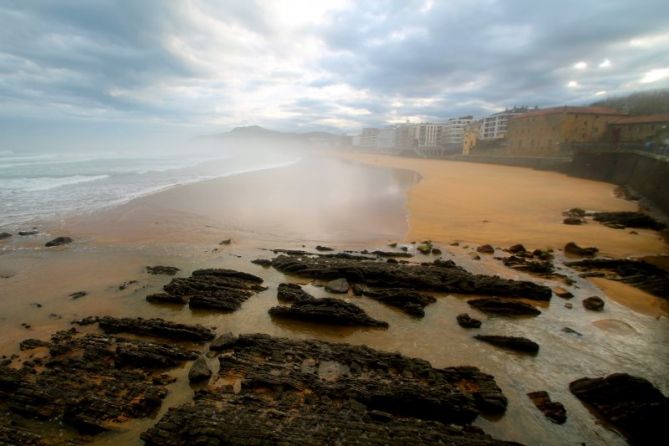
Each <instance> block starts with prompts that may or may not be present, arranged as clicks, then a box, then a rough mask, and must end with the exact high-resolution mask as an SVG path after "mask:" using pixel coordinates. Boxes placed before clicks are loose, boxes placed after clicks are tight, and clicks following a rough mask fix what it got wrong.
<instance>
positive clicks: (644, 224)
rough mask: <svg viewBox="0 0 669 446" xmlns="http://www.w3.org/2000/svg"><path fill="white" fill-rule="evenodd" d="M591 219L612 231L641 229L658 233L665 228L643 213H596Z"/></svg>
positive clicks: (662, 224)
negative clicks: (610, 228) (612, 229)
mask: <svg viewBox="0 0 669 446" xmlns="http://www.w3.org/2000/svg"><path fill="white" fill-rule="evenodd" d="M593 219H594V220H595V221H598V222H600V223H602V224H603V225H605V226H609V227H612V228H614V229H624V228H641V229H654V230H656V231H660V230H662V229H664V228H666V225H665V224H664V223H660V222H659V221H657V220H655V219H654V218H653V217H651V216H650V215H647V214H644V213H643V212H596V213H595V214H594V215H593Z"/></svg>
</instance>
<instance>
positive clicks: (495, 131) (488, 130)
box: [480, 107, 528, 140]
mask: <svg viewBox="0 0 669 446" xmlns="http://www.w3.org/2000/svg"><path fill="white" fill-rule="evenodd" d="M527 111H528V110H527V107H514V108H512V109H510V110H509V109H506V110H504V111H503V112H499V113H495V114H492V115H490V116H487V117H485V118H483V122H482V128H481V135H480V139H483V140H490V139H498V138H504V137H506V132H507V125H508V122H509V119H511V118H512V117H514V116H518V115H522V114H523V113H527Z"/></svg>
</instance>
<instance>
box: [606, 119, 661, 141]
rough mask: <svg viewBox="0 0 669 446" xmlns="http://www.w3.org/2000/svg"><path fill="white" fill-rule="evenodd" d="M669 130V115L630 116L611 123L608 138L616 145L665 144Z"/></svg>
mask: <svg viewBox="0 0 669 446" xmlns="http://www.w3.org/2000/svg"><path fill="white" fill-rule="evenodd" d="M668 131H669V115H647V116H629V117H625V118H620V119H617V120H615V121H612V122H610V123H609V126H608V140H609V141H611V142H612V143H613V146H614V147H620V146H621V145H622V146H625V145H636V146H643V145H644V144H646V143H652V144H663V140H664V138H665V136H664V135H666V134H667V132H668Z"/></svg>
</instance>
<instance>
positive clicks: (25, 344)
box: [19, 339, 51, 351]
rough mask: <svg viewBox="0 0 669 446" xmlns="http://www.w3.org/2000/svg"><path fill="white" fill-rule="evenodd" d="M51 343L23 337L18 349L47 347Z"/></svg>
mask: <svg viewBox="0 0 669 446" xmlns="http://www.w3.org/2000/svg"><path fill="white" fill-rule="evenodd" d="M50 345H51V344H50V343H49V342H47V341H41V340H39V339H24V340H23V341H21V343H20V344H19V349H20V350H21V351H25V350H32V349H35V348H38V347H49V346H50Z"/></svg>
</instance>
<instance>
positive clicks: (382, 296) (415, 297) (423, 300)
mask: <svg viewBox="0 0 669 446" xmlns="http://www.w3.org/2000/svg"><path fill="white" fill-rule="evenodd" d="M363 295H364V296H367V297H369V298H371V299H374V300H376V301H379V302H381V303H382V304H385V305H388V306H391V307H395V308H399V309H400V310H402V311H403V312H405V313H406V314H409V315H411V316H416V317H423V316H425V307H426V306H428V305H430V304H433V303H435V302H436V301H437V299H435V298H434V297H432V296H428V295H426V294H420V293H417V292H415V291H411V290H406V289H402V288H390V289H388V288H386V289H374V290H372V289H365V290H363Z"/></svg>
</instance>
